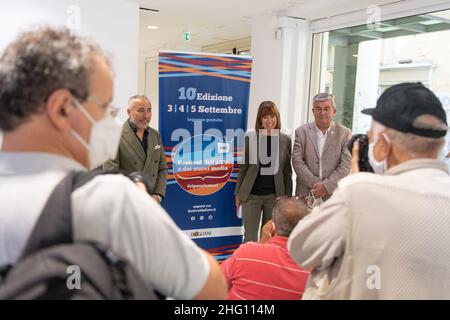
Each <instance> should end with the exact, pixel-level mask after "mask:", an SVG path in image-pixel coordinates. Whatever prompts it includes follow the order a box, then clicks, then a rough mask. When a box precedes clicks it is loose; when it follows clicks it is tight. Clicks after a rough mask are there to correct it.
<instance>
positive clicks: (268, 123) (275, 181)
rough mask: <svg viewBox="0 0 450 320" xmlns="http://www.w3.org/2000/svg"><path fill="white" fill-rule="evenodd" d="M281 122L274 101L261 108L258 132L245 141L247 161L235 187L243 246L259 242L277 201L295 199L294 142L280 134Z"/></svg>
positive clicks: (264, 102)
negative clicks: (293, 177)
mask: <svg viewBox="0 0 450 320" xmlns="http://www.w3.org/2000/svg"><path fill="white" fill-rule="evenodd" d="M280 129H281V121H280V113H279V112H278V109H277V106H276V105H275V103H273V102H272V101H263V102H262V103H261V104H260V105H259V109H258V115H257V117H256V123H255V132H254V133H250V134H248V135H247V136H246V137H245V160H244V163H242V164H241V165H240V169H239V176H238V180H237V184H236V191H235V195H236V209H237V210H239V207H240V206H241V205H242V218H243V220H244V229H245V233H244V242H247V241H258V235H259V233H260V228H259V226H260V221H261V213H262V224H261V226H263V225H264V224H265V223H266V222H267V221H268V220H270V219H271V218H272V209H273V207H274V205H275V200H276V197H281V196H290V195H292V167H291V146H292V143H291V138H290V137H289V136H288V135H285V134H283V133H281V132H280Z"/></svg>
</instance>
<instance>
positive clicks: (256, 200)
mask: <svg viewBox="0 0 450 320" xmlns="http://www.w3.org/2000/svg"><path fill="white" fill-rule="evenodd" d="M274 206H275V194H269V195H264V196H258V195H254V194H251V195H249V197H248V199H247V200H246V201H245V202H242V219H243V220H244V242H247V241H258V238H259V234H260V222H261V213H262V224H261V226H263V225H264V224H265V223H266V222H267V221H269V220H270V219H272V210H273V207H274Z"/></svg>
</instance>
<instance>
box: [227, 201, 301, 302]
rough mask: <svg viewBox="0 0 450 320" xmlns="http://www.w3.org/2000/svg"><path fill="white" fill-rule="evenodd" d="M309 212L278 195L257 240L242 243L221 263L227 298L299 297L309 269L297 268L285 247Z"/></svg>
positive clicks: (278, 298)
mask: <svg viewBox="0 0 450 320" xmlns="http://www.w3.org/2000/svg"><path fill="white" fill-rule="evenodd" d="M308 213H309V211H308V208H307V207H306V206H305V205H304V204H303V203H302V202H301V201H299V200H296V199H294V198H281V199H280V200H278V201H277V202H276V204H275V207H274V209H273V211H272V220H269V221H268V222H267V223H266V224H265V225H264V227H263V235H262V237H261V243H258V242H252V241H250V242H247V243H245V244H242V245H241V246H240V247H239V248H238V249H237V250H236V251H235V252H234V254H233V255H232V256H231V257H230V258H228V259H227V260H225V261H224V262H223V263H222V264H221V267H222V270H223V272H224V274H225V276H226V278H227V281H228V286H229V288H230V290H229V292H228V296H227V299H229V300H238V299H241V300H296V299H301V298H302V295H303V291H304V289H305V285H306V282H307V280H308V277H309V272H308V271H305V270H302V269H300V268H299V267H298V266H297V265H296V264H295V262H294V261H293V260H292V258H291V257H290V255H289V252H288V251H287V239H288V237H289V235H290V233H291V231H292V230H293V229H294V227H295V226H296V225H297V223H298V222H299V221H300V220H301V219H302V218H303V217H304V216H306V215H307V214H308Z"/></svg>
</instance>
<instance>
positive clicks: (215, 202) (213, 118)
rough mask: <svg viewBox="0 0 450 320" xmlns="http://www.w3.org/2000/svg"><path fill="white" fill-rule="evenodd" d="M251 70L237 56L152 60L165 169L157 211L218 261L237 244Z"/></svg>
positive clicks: (173, 55)
mask: <svg viewBox="0 0 450 320" xmlns="http://www.w3.org/2000/svg"><path fill="white" fill-rule="evenodd" d="M251 65H252V60H251V58H250V57H243V56H232V55H214V54H201V53H187V52H168V51H160V53H159V128H160V133H161V137H162V141H163V144H164V150H165V154H166V160H167V165H168V168H169V172H168V176H167V191H166V197H165V199H164V201H163V202H162V204H163V207H164V208H165V209H166V210H167V212H168V213H169V214H170V215H171V217H172V218H173V220H174V221H175V222H176V223H177V225H178V226H179V227H180V228H181V229H182V230H183V231H184V232H185V233H186V234H187V235H188V236H189V237H190V238H191V239H193V240H194V241H195V242H196V243H197V245H199V246H200V247H201V248H204V249H205V250H207V251H209V252H210V253H211V254H213V255H214V256H215V257H216V259H218V260H222V259H224V258H226V257H227V256H229V255H230V254H231V253H232V252H233V251H234V250H235V249H236V248H237V247H238V246H239V245H240V244H241V242H242V236H243V228H242V220H241V219H240V218H238V217H237V216H236V207H235V201H234V189H235V186H236V179H237V175H238V172H239V163H240V162H241V159H242V155H243V154H242V150H243V145H244V133H245V131H246V129H247V128H246V125H247V113H248V101H249V90H250V78H251Z"/></svg>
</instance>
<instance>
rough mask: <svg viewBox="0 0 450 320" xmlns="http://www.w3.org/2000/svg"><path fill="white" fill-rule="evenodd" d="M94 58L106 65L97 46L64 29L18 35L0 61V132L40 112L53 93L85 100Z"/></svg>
mask: <svg viewBox="0 0 450 320" xmlns="http://www.w3.org/2000/svg"><path fill="white" fill-rule="evenodd" d="M95 55H98V56H101V57H102V58H104V59H105V61H106V62H107V63H108V65H109V61H108V58H107V57H106V56H105V54H104V53H103V51H102V50H101V48H100V47H99V46H98V44H97V43H95V42H94V41H92V40H90V39H87V38H82V37H79V36H77V35H75V34H73V33H72V32H71V31H70V30H69V29H66V28H62V29H55V28H51V27H43V28H39V29H37V30H35V31H29V32H25V33H23V34H21V35H19V37H18V38H17V39H16V40H15V41H14V42H13V43H11V44H10V45H9V46H8V47H7V48H6V49H5V51H4V53H3V55H2V57H1V58H0V129H2V130H4V131H12V130H14V129H16V128H17V127H18V126H20V125H21V124H22V123H24V122H26V121H27V120H28V119H29V118H30V117H31V116H32V115H33V114H36V113H39V112H42V111H43V107H44V103H45V102H46V100H47V98H48V97H49V96H50V95H51V93H52V92H54V91H55V90H57V89H63V88H64V89H67V90H69V91H70V92H71V93H72V94H73V96H74V97H76V98H77V99H79V100H80V101H84V100H86V99H87V97H88V96H89V87H90V83H89V75H90V69H91V67H92V57H93V56H95Z"/></svg>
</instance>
